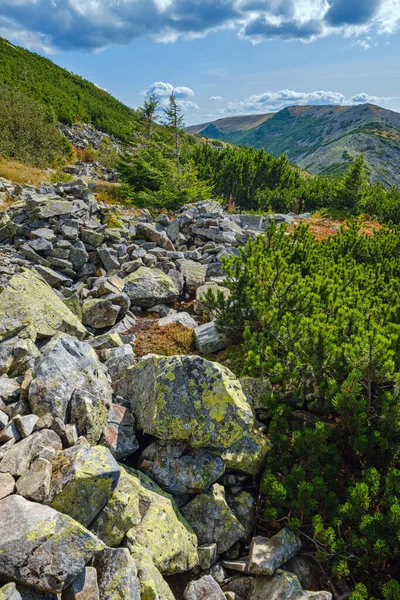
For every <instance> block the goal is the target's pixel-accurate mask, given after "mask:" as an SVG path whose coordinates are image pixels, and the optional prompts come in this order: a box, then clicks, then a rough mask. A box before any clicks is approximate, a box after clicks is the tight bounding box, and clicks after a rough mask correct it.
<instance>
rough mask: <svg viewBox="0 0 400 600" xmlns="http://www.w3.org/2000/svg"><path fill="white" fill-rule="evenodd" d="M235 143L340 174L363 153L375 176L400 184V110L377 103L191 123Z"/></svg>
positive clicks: (208, 134) (198, 129)
mask: <svg viewBox="0 0 400 600" xmlns="http://www.w3.org/2000/svg"><path fill="white" fill-rule="evenodd" d="M188 131H189V133H195V134H197V135H201V136H205V137H209V138H215V139H219V140H222V141H225V142H230V143H232V144H243V145H246V146H254V147H255V148H265V150H266V151H267V152H272V153H273V154H278V155H279V154H282V153H284V152H286V153H287V155H288V157H289V159H290V160H291V161H292V162H293V163H295V164H297V165H298V166H299V167H301V168H302V169H305V170H307V171H310V172H311V173H315V174H326V175H340V174H342V173H343V171H345V170H346V169H347V167H348V165H349V164H350V163H351V162H352V160H353V159H354V157H355V156H357V155H358V154H360V153H363V154H364V155H365V158H366V161H367V163H368V165H369V168H370V170H371V179H372V180H373V181H382V182H383V183H385V184H387V185H392V184H396V185H400V169H399V168H398V165H399V162H400V114H399V113H396V112H393V111H390V110H387V109H384V108H380V107H378V106H374V105H372V104H361V105H358V106H293V107H289V108H285V109H283V110H281V111H279V112H277V113H275V114H266V115H251V116H245V117H242V116H240V117H228V118H227V119H219V120H218V121H214V122H211V123H204V124H203V125H196V126H194V127H189V128H188Z"/></svg>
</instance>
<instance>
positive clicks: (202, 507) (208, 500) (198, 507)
mask: <svg viewBox="0 0 400 600" xmlns="http://www.w3.org/2000/svg"><path fill="white" fill-rule="evenodd" d="M181 512H182V514H183V516H184V517H185V519H187V521H188V522H189V524H190V525H191V526H192V527H193V529H194V531H195V533H196V535H197V538H198V540H199V544H211V543H213V542H215V543H216V544H217V545H218V553H219V554H222V552H225V551H226V550H228V549H229V548H230V547H231V546H233V544H235V543H236V542H237V541H238V540H240V539H242V538H243V537H244V536H245V529H244V527H243V526H242V525H241V523H240V521H239V520H238V519H237V518H236V516H235V515H234V513H233V512H232V511H231V509H230V508H229V506H228V504H227V502H226V499H225V492H224V488H223V487H222V486H221V485H219V484H217V483H216V484H214V485H213V486H212V487H211V488H210V489H209V490H208V491H207V492H205V493H204V494H199V495H198V496H195V498H193V500H191V501H190V502H189V503H188V504H186V505H185V506H184V507H183V508H181Z"/></svg>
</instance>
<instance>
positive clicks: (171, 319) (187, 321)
mask: <svg viewBox="0 0 400 600" xmlns="http://www.w3.org/2000/svg"><path fill="white" fill-rule="evenodd" d="M171 323H180V325H183V326H184V327H187V328H188V329H195V328H196V327H197V323H196V321H195V320H194V319H193V317H191V316H190V315H189V313H187V312H181V313H176V314H174V315H168V316H167V317H163V318H162V319H160V320H159V321H158V324H159V326H160V327H165V326H166V325H171Z"/></svg>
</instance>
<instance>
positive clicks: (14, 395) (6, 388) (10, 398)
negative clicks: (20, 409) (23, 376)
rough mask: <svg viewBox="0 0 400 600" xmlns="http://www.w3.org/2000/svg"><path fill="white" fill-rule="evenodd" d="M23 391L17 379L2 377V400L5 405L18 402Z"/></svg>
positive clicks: (0, 383) (0, 389)
mask: <svg viewBox="0 0 400 600" xmlns="http://www.w3.org/2000/svg"><path fill="white" fill-rule="evenodd" d="M20 391H21V384H20V383H19V381H18V380H17V379H16V378H15V379H11V378H10V377H7V375H2V376H1V377H0V400H2V401H3V402H4V403H5V404H11V403H12V402H16V401H17V400H18V398H19V395H20Z"/></svg>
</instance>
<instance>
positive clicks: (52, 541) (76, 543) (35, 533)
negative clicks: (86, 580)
mask: <svg viewBox="0 0 400 600" xmlns="http://www.w3.org/2000/svg"><path fill="white" fill-rule="evenodd" d="M103 548H104V544H103V543H102V542H101V541H100V540H98V539H97V538H96V537H95V536H94V535H93V534H92V533H90V532H89V531H87V530H86V529H85V528H84V527H82V526H81V525H80V524H79V523H76V522H75V521H74V520H73V519H71V518H70V517H69V516H67V515H63V514H61V513H59V512H57V511H56V510H54V509H52V508H51V507H49V506H45V505H42V504H37V503H36V502H30V501H29V500H25V498H22V497H21V496H17V495H13V496H8V497H7V498H4V499H3V500H1V501H0V577H1V578H8V579H14V580H15V581H17V582H20V583H21V584H23V585H26V586H28V587H33V588H35V589H37V590H40V591H44V592H53V593H60V592H61V591H62V590H63V589H64V588H65V587H67V586H68V585H69V584H70V583H71V582H72V581H73V580H74V579H75V577H76V576H77V575H78V573H79V572H80V571H81V570H82V569H83V567H84V566H85V564H86V563H87V562H88V561H90V560H91V559H92V558H93V557H94V556H95V555H96V554H97V553H98V552H100V551H101V550H103Z"/></svg>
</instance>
